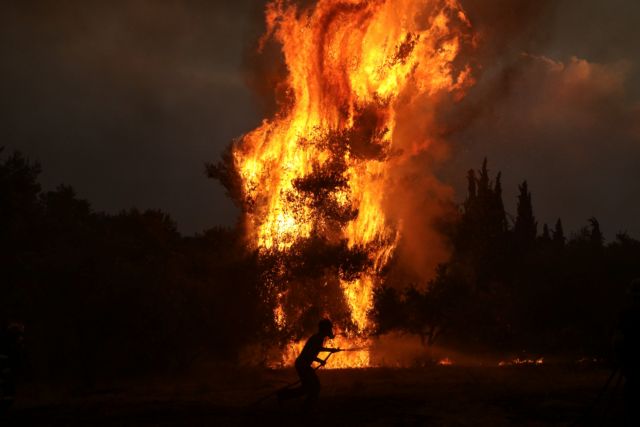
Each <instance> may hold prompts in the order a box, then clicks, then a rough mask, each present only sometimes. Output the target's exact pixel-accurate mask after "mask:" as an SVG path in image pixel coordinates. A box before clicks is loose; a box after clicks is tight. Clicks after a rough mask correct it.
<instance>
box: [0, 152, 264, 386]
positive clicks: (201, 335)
mask: <svg viewBox="0 0 640 427" xmlns="http://www.w3.org/2000/svg"><path fill="white" fill-rule="evenodd" d="M0 156H2V158H1V160H0V269H1V270H0V271H1V272H2V276H1V279H0V321H2V322H20V323H22V324H24V326H25V347H26V352H25V353H26V356H27V357H26V363H27V364H28V369H27V372H28V373H29V375H32V376H34V377H35V378H34V379H38V380H40V379H42V380H47V381H56V380H62V379H64V380H65V381H68V380H69V378H70V377H73V378H76V380H79V381H82V382H89V383H91V382H93V381H94V380H97V379H99V378H100V377H108V376H113V375H119V376H128V375H139V374H142V375H145V374H147V373H151V372H154V373H155V372H175V371H178V370H183V369H185V368H186V369H188V368H189V367H190V366H192V365H193V364H194V363H196V362H198V361H199V360H207V359H217V360H229V361H232V360H236V358H237V354H238V351H239V350H240V349H241V348H242V346H243V345H244V344H246V342H247V340H248V339H249V338H248V337H253V336H254V331H255V330H256V328H258V327H259V325H260V324H262V321H263V319H260V315H261V314H260V313H263V314H264V311H263V308H262V305H261V304H260V303H259V299H258V294H257V285H256V284H257V283H258V277H257V270H256V268H257V267H256V265H257V264H256V262H255V259H254V257H253V255H251V254H247V253H246V251H245V250H244V249H243V248H242V247H240V245H239V244H238V242H240V241H241V239H239V238H238V236H237V235H236V233H235V232H233V231H230V230H227V229H222V228H214V229H212V230H209V231H207V232H205V233H203V234H201V235H197V236H195V237H182V236H180V234H179V233H178V232H177V228H176V224H175V223H174V221H173V220H172V219H171V218H170V217H169V216H168V215H167V214H165V213H163V212H161V211H157V210H147V211H144V212H141V211H138V210H136V209H131V210H127V211H123V212H120V213H118V214H115V215H108V214H105V213H99V212H94V211H93V210H92V209H91V206H90V204H89V203H88V202H87V201H85V200H82V199H79V198H78V197H77V196H76V194H75V193H74V190H73V189H72V188H71V187H68V186H64V185H61V186H59V187H58V188H57V189H55V190H54V191H42V189H41V187H40V185H39V183H38V176H39V174H40V165H38V164H37V163H33V162H30V161H29V160H28V159H26V158H25V157H24V156H22V155H21V154H20V153H14V154H10V155H7V154H6V153H0Z"/></svg>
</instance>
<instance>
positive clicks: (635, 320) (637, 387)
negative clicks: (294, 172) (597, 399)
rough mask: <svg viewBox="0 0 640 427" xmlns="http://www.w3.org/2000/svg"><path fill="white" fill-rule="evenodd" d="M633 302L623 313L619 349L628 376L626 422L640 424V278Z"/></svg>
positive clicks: (632, 288)
mask: <svg viewBox="0 0 640 427" xmlns="http://www.w3.org/2000/svg"><path fill="white" fill-rule="evenodd" d="M629 294H630V296H631V304H630V305H629V307H628V308H627V309H626V310H625V311H624V312H623V313H622V315H621V316H620V322H619V324H618V328H617V329H618V330H617V331H616V338H615V351H616V358H617V361H618V365H619V367H620V371H621V372H622V375H623V376H624V379H625V381H624V405H625V423H626V425H630V426H640V278H638V279H635V280H633V281H632V282H631V286H630V287H629Z"/></svg>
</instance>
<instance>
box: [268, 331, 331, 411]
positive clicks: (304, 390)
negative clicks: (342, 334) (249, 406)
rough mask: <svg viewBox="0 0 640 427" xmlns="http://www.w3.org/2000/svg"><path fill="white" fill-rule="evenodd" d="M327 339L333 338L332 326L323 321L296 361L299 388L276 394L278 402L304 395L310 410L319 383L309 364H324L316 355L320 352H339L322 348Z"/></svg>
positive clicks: (315, 397)
mask: <svg viewBox="0 0 640 427" xmlns="http://www.w3.org/2000/svg"><path fill="white" fill-rule="evenodd" d="M327 337H329V338H334V335H333V324H332V323H331V321H330V320H328V319H324V320H321V321H320V322H319V323H318V333H316V334H314V335H312V336H311V337H310V338H309V339H308V340H307V342H306V344H305V345H304V348H303V349H302V351H301V352H300V354H299V355H298V358H297V359H296V363H295V366H296V371H297V372H298V376H299V377H300V383H301V384H300V386H299V387H296V388H289V389H285V390H281V391H280V392H278V401H279V402H282V401H284V400H287V399H293V398H296V397H302V396H305V395H306V396H307V399H306V401H305V407H306V408H307V409H310V408H311V407H312V406H313V404H314V403H315V402H316V400H318V394H319V393H320V381H318V376H317V375H316V373H315V370H314V369H313V367H312V366H311V364H312V363H313V362H318V363H319V364H320V365H321V366H324V365H325V363H326V362H325V361H324V360H322V359H320V358H318V353H320V352H329V353H335V352H338V351H340V349H339V348H326V347H324V340H325V338H327Z"/></svg>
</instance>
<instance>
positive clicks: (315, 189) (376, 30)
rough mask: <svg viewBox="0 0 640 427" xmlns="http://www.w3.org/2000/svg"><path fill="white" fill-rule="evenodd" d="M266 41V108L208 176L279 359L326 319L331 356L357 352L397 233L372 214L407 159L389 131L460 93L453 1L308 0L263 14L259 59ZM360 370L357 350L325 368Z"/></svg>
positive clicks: (465, 70) (422, 145) (462, 27)
mask: <svg viewBox="0 0 640 427" xmlns="http://www.w3.org/2000/svg"><path fill="white" fill-rule="evenodd" d="M269 43H272V44H273V43H275V44H277V45H279V47H280V49H281V52H282V56H283V60H284V63H285V64H286V69H287V74H286V78H285V79H284V80H283V81H281V82H280V83H279V84H278V86H277V88H276V91H277V92H278V95H279V99H280V104H279V110H278V111H277V113H276V114H275V115H274V116H273V117H271V118H268V119H265V120H264V121H263V123H262V124H261V125H260V126H259V127H258V128H257V129H255V130H253V131H251V132H249V133H247V134H246V135H244V136H242V137H241V138H240V139H238V140H237V141H236V142H235V143H234V144H233V145H232V147H231V150H230V152H229V153H228V156H227V158H226V162H224V163H222V164H219V165H217V166H215V167H212V168H210V174H211V175H213V176H215V177H218V178H220V179H221V181H222V182H223V183H224V184H225V185H226V186H227V188H228V189H230V190H231V193H232V195H233V196H234V198H235V199H236V201H237V202H238V203H239V205H240V206H241V208H242V211H243V222H244V229H245V231H246V236H247V242H248V245H249V247H252V248H255V249H257V250H258V252H259V254H260V257H261V258H262V260H263V263H264V266H265V268H264V276H263V280H264V289H263V295H264V298H265V301H266V302H267V303H269V304H271V305H272V306H273V320H274V321H273V326H274V328H275V330H276V332H277V333H278V334H279V336H280V337H281V342H282V343H283V344H284V343H287V345H288V348H289V349H290V351H285V352H284V355H283V361H284V362H290V361H292V360H293V359H292V358H293V357H294V355H295V353H296V351H297V349H298V347H299V346H300V343H296V342H295V341H296V339H299V338H301V336H302V334H303V333H304V332H305V331H306V330H307V331H308V330H309V329H310V326H311V325H313V324H314V322H315V321H316V319H317V318H318V317H319V316H330V317H331V318H332V319H334V320H336V321H337V324H338V325H339V327H340V329H341V332H342V334H341V338H340V337H339V338H336V341H337V342H334V345H338V346H361V345H365V344H366V343H367V337H368V336H369V334H370V333H371V331H372V328H373V325H372V322H371V320H370V317H369V313H370V311H371V310H372V308H373V302H374V289H375V288H376V287H377V286H378V285H379V283H380V281H381V277H382V275H383V274H384V272H385V268H386V267H387V266H388V264H389V261H390V259H391V258H392V256H393V255H394V250H395V249H396V246H397V244H398V241H399V238H400V236H401V234H402V231H403V224H402V220H401V218H400V219H395V218H394V219H391V218H389V216H388V215H387V214H386V212H385V209H384V200H385V196H386V194H387V193H388V192H390V191H393V183H392V180H391V179H390V171H391V170H392V169H393V168H397V167H399V166H401V165H402V163H403V162H404V161H406V159H407V158H408V157H409V156H410V155H411V154H412V153H408V152H406V151H405V150H403V148H402V145H401V144H400V143H399V141H398V139H399V137H398V136H397V132H396V126H397V123H398V121H399V120H401V119H402V118H401V115H402V114H407V111H408V110H410V107H409V108H408V107H407V106H410V105H411V104H412V103H413V102H415V100H416V99H417V98H419V97H421V98H424V97H429V98H432V99H433V103H434V104H435V103H437V102H438V101H437V100H438V99H441V98H442V97H450V98H455V99H459V98H460V97H462V96H463V95H464V92H465V89H466V88H468V87H469V86H470V85H471V84H473V79H472V77H471V68H470V67H469V66H468V65H467V64H464V63H462V62H461V61H460V59H459V52H460V51H461V49H462V48H463V46H466V45H470V44H472V43H473V39H472V30H471V24H470V22H469V21H468V19H467V17H466V16H465V13H464V11H463V10H462V8H461V7H460V5H459V4H458V2H457V1H455V0H429V1H424V0H423V1H418V0H402V1H390V0H388V1H373V2H371V1H359V0H353V1H337V0H321V1H318V2H316V3H315V4H314V5H313V6H309V7H306V8H303V7H299V6H297V5H296V4H295V3H293V2H286V1H273V2H271V3H269V4H268V6H267V8H266V33H265V34H264V35H263V36H262V38H261V39H260V42H259V49H265V46H266V45H267V44H269ZM401 107H402V108H401ZM416 138H417V139H416V141H413V142H412V145H413V147H414V149H417V150H428V149H429V147H430V144H431V143H432V141H431V140H430V139H429V137H428V132H427V135H426V136H425V135H421V137H420V138H418V137H416ZM289 340H293V342H288V341H289ZM347 342H348V344H347ZM368 364H369V355H368V353H367V352H366V351H363V352H357V353H350V354H346V353H345V354H340V355H337V356H336V357H335V360H333V366H367V365H368Z"/></svg>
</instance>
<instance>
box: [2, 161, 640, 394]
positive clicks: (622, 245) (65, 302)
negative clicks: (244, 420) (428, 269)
mask: <svg viewBox="0 0 640 427" xmlns="http://www.w3.org/2000/svg"><path fill="white" fill-rule="evenodd" d="M40 172H41V169H40V165H38V164H37V163H34V162H31V161H29V160H28V159H27V158H25V157H24V156H23V155H21V154H20V153H13V154H7V153H5V152H1V153H0V269H1V270H0V271H1V272H2V275H1V279H0V322H3V323H6V322H7V321H14V322H19V323H21V324H24V326H25V346H26V352H25V354H26V356H27V357H26V363H27V366H28V369H26V372H27V373H28V375H30V376H32V377H33V379H34V380H44V381H57V380H63V381H69V379H70V378H74V379H75V380H77V381H80V382H83V383H87V384H91V383H92V382H93V381H96V380H99V379H100V378H102V377H113V376H121V377H126V376H134V375H145V374H151V373H154V374H156V373H172V372H179V371H183V370H185V369H189V368H190V367H192V366H194V365H196V364H198V363H200V362H208V361H211V360H215V361H223V362H224V361H228V362H235V361H237V360H238V356H239V354H240V353H241V351H242V350H243V348H245V347H246V345H247V344H250V343H253V342H255V340H256V337H257V336H258V335H259V334H267V335H268V334H270V332H269V331H273V329H274V328H273V315H272V313H273V311H272V310H273V306H270V305H269V303H268V297H267V296H266V295H265V294H264V293H263V292H264V280H265V276H264V271H265V269H266V267H265V265H263V264H264V260H260V259H259V257H257V255H256V254H255V253H251V252H248V251H247V250H246V245H245V244H244V240H243V237H242V235H241V232H240V231H235V230H230V229H224V228H214V229H211V230H208V231H206V232H203V233H202V234H199V235H196V236H193V237H184V236H181V235H180V234H179V233H178V231H177V228H176V224H175V223H174V221H173V220H172V219H171V218H170V217H169V216H168V215H167V214H165V213H163V212H161V211H157V210H147V211H143V212H141V211H139V210H136V209H130V210H127V211H122V212H120V213H117V214H113V215H112V214H105V213H101V212H95V211H94V210H92V208H91V205H90V204H89V202H87V201H85V200H82V199H80V198H78V197H77V196H76V194H75V193H74V191H73V189H72V188H71V187H68V186H63V185H62V186H59V187H58V188H57V189H55V190H53V191H43V190H42V189H41V187H40V185H39V183H38V178H39V174H40ZM501 192H502V190H501V183H500V176H499V175H498V176H497V177H495V179H493V180H492V179H491V177H490V176H489V173H488V171H487V168H486V164H485V165H484V166H483V168H482V169H481V170H480V171H479V173H475V172H470V173H469V192H468V197H467V199H466V201H465V202H464V204H463V205H462V206H461V208H460V212H459V215H458V216H457V217H455V218H452V219H451V220H450V221H447V224H448V225H447V226H446V227H444V229H443V232H444V233H445V234H446V235H447V236H448V238H449V239H450V242H451V247H452V257H451V259H450V261H449V262H447V263H446V264H443V265H441V266H440V267H439V269H438V271H437V274H436V277H435V278H434V279H433V280H432V281H431V282H430V283H428V284H424V283H423V284H419V283H418V284H415V286H407V287H406V288H405V289H404V290H398V289H397V288H390V287H382V288H381V289H380V290H379V291H378V293H377V295H376V301H375V307H374V310H373V313H372V315H373V316H374V317H375V320H376V321H377V324H378V325H379V331H378V332H380V333H384V332H387V331H390V330H400V331H408V332H411V333H417V334H420V335H421V336H422V337H423V338H424V339H425V343H426V344H432V343H434V342H438V343H441V344H447V345H453V346H459V347H460V348H464V349H469V348H471V349H477V350H483V349H484V350H491V351H500V352H504V351H513V352H516V351H522V350H527V351H530V352H539V353H541V354H548V353H554V354H567V353H570V354H576V355H604V354H606V353H607V351H608V342H609V333H610V329H611V327H612V325H613V322H615V318H616V315H617V313H618V311H619V310H620V308H621V307H622V305H623V303H624V299H625V290H626V286H627V284H628V283H629V281H630V280H631V279H632V278H633V277H635V276H640V262H639V260H640V242H639V241H637V240H634V239H632V238H631V237H629V236H627V235H626V234H619V235H617V236H616V238H615V239H614V240H613V241H611V242H609V243H607V244H605V243H604V239H603V235H602V232H601V231H600V226H599V224H598V222H597V220H595V219H593V218H592V219H591V220H590V221H589V222H588V224H587V225H586V226H585V227H584V228H583V229H581V230H579V231H578V232H577V233H574V234H572V235H571V236H570V237H568V238H567V237H566V236H565V232H564V230H563V228H562V223H561V222H560V221H558V222H557V223H556V224H554V225H553V226H552V227H547V226H546V225H542V227H539V225H538V224H537V223H536V219H535V216H534V210H533V205H532V199H531V194H530V192H529V189H528V187H527V185H526V183H523V184H522V186H521V187H520V196H519V203H518V212H517V216H516V217H515V218H511V217H509V216H508V215H507V214H506V213H505V210H504V207H503V203H502V194H501ZM327 256H328V255H327ZM332 257H333V255H332ZM332 257H330V258H331V259H333V258H335V257H333V258H332ZM320 261H322V260H320ZM320 261H318V262H317V263H315V264H313V265H312V266H311V267H313V268H315V269H325V268H327V267H326V266H324V264H323V262H320ZM316 264H317V265H316ZM289 265H290V266H291V267H292V268H293V267H295V265H291V264H289ZM303 267H304V268H303ZM311 267H309V265H306V264H305V266H302V267H300V268H303V269H304V271H307V270H308V269H309V268H311ZM316 267H317V268H316ZM332 268H333V267H332ZM334 269H335V268H334ZM347 270H348V269H347ZM292 271H293V272H294V273H295V271H297V270H295V269H293V270H292ZM323 271H324V270H323ZM331 271H333V270H331ZM349 271H350V270H349ZM318 274H319V273H318ZM313 277H315V276H313ZM313 277H311V279H309V280H310V281H311V282H313V283H316V282H317V281H313V280H312V279H313ZM311 282H310V283H311ZM305 283H306V282H305ZM418 285H420V286H418ZM426 285H428V286H426ZM316 291H318V292H319V289H317V290H316ZM310 295H312V294H310ZM310 313H312V312H310ZM315 317H317V316H315ZM315 317H314V318H313V319H312V320H313V322H315ZM310 322H311V321H310ZM313 322H311V323H313ZM311 323H310V324H311ZM271 338H273V336H272V337H271Z"/></svg>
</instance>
